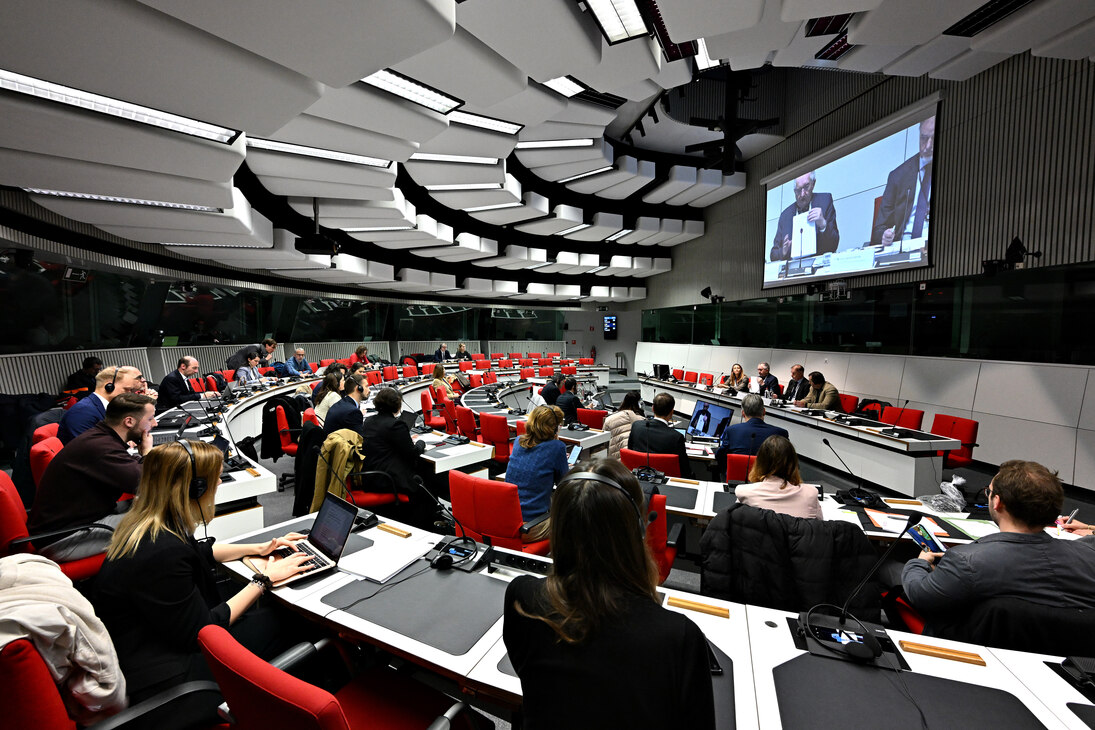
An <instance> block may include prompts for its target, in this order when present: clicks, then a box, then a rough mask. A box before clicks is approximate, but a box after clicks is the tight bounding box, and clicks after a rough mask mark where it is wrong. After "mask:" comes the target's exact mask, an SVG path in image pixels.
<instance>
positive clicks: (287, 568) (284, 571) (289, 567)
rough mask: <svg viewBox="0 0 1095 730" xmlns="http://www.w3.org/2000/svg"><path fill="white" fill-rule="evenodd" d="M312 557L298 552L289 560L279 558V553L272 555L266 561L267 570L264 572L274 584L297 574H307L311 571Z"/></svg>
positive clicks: (288, 558)
mask: <svg viewBox="0 0 1095 730" xmlns="http://www.w3.org/2000/svg"><path fill="white" fill-rule="evenodd" d="M311 562H312V557H311V556H310V555H308V553H305V552H300V551H298V552H296V553H294V554H292V555H290V556H289V557H287V558H280V557H278V555H277V553H276V552H275V553H271V554H270V557H269V559H268V560H267V561H266V569H265V570H263V571H262V572H263V573H265V574H266V575H267V577H269V578H270V580H272V581H273V582H274V583H277V582H278V581H283V580H285V579H286V578H290V577H292V576H294V575H296V574H297V573H305V572H307V571H308V570H310V569H311V568H312V567H314V566H312V565H311Z"/></svg>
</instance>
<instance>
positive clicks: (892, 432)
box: [879, 398, 911, 438]
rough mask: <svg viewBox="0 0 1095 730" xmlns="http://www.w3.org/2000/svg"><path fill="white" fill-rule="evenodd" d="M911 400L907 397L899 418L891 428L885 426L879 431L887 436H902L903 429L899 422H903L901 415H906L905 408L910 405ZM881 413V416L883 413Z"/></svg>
mask: <svg viewBox="0 0 1095 730" xmlns="http://www.w3.org/2000/svg"><path fill="white" fill-rule="evenodd" d="M910 400H911V399H910V398H906V399H905V402H904V403H903V404H902V405H901V410H900V411H898V413H897V420H895V421H894V422H893V425H892V426H890V427H889V428H884V429H882V430H881V431H879V433H880V434H883V435H885V436H897V437H899V438H900V437H901V434H902V430H901V429H900V428H898V427H897V424H899V423H901V416H903V415H905V408H907V407H908V405H909V401H910ZM879 415H880V416H881V414H879Z"/></svg>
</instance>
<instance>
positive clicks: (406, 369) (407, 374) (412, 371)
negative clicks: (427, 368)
mask: <svg viewBox="0 0 1095 730" xmlns="http://www.w3.org/2000/svg"><path fill="white" fill-rule="evenodd" d="M403 377H404V378H417V377H418V365H404V366H403Z"/></svg>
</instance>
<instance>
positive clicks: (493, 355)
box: [490, 352, 506, 360]
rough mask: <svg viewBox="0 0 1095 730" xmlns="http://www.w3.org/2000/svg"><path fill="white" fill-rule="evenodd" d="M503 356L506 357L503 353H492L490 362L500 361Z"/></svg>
mask: <svg viewBox="0 0 1095 730" xmlns="http://www.w3.org/2000/svg"><path fill="white" fill-rule="evenodd" d="M505 356H506V355H505V353H502V352H492V353H491V354H490V359H491V360H498V359H501V358H503V357H505Z"/></svg>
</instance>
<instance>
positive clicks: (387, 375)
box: [382, 365, 399, 380]
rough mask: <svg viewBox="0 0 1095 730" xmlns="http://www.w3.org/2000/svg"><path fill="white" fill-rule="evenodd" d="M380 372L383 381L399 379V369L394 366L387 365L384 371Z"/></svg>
mask: <svg viewBox="0 0 1095 730" xmlns="http://www.w3.org/2000/svg"><path fill="white" fill-rule="evenodd" d="M382 372H383V373H384V379H385V380H398V379H399V368H398V367H397V366H395V365H388V366H387V367H385V368H384V370H383V371H382Z"/></svg>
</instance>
